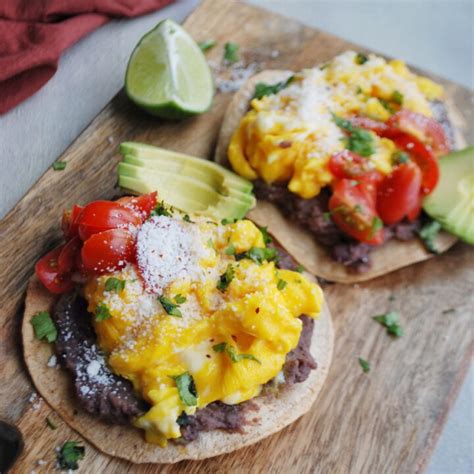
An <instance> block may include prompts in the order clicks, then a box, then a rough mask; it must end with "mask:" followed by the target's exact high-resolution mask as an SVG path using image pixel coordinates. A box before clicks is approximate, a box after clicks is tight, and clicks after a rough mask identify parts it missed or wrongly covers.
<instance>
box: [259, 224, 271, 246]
mask: <svg viewBox="0 0 474 474" xmlns="http://www.w3.org/2000/svg"><path fill="white" fill-rule="evenodd" d="M259 230H260V232H261V233H262V236H263V242H264V243H265V245H268V244H271V243H272V242H273V239H272V238H271V237H270V234H269V233H268V228H267V227H259Z"/></svg>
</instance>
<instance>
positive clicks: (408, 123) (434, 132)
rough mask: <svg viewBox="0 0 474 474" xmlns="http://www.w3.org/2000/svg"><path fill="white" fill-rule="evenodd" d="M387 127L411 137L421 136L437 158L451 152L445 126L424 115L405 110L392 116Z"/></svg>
mask: <svg viewBox="0 0 474 474" xmlns="http://www.w3.org/2000/svg"><path fill="white" fill-rule="evenodd" d="M387 125H388V127H394V128H397V129H399V130H401V131H403V132H405V133H409V134H410V135H416V134H417V133H418V134H420V135H421V136H422V137H423V139H422V140H423V142H424V143H425V144H426V146H428V147H429V148H430V149H431V151H432V152H433V154H434V155H435V156H437V157H438V156H442V155H446V154H447V153H448V152H449V141H448V137H447V136H446V133H445V131H444V128H443V126H442V125H441V124H440V123H438V122H437V121H436V120H434V119H432V118H429V117H426V116H425V115H423V114H419V113H417V112H412V111H411V110H407V109H403V110H400V111H399V112H397V113H395V114H394V115H392V116H391V117H390V118H389V119H388V121H387Z"/></svg>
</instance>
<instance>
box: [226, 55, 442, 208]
mask: <svg viewBox="0 0 474 474" xmlns="http://www.w3.org/2000/svg"><path fill="white" fill-rule="evenodd" d="M442 95H443V89H442V87H441V86H440V85H438V84H436V83H434V82H433V81H431V80H430V79H428V78H426V77H421V76H417V75H415V74H413V73H412V72H410V71H409V69H408V68H407V67H406V65H405V63H404V62H403V61H400V60H392V61H386V60H385V59H383V58H380V57H377V56H375V55H373V54H370V55H368V56H365V55H360V54H357V53H355V52H353V51H347V52H345V53H343V54H341V55H339V56H337V57H335V58H334V59H333V60H331V61H329V62H327V63H325V64H323V65H321V66H319V67H316V68H313V69H306V70H303V71H302V72H300V73H297V74H295V75H294V76H293V78H292V80H291V81H290V82H289V84H288V85H287V86H286V87H284V88H283V89H282V90H280V91H279V92H278V93H276V94H272V95H267V96H264V97H262V98H261V99H256V98H255V99H253V100H252V101H251V104H250V111H249V112H248V113H247V114H246V115H245V116H244V117H243V118H242V120H241V121H240V125H239V127H238V128H237V129H236V130H235V132H234V134H233V136H232V139H231V142H230V144H229V148H228V157H229V161H230V163H231V165H232V167H233V169H234V170H235V171H236V172H237V173H239V174H240V175H241V176H244V177H245V178H247V179H251V180H255V179H257V178H261V179H263V180H264V181H265V182H267V183H273V182H287V183H288V188H289V190H290V191H292V192H293V193H295V194H297V195H299V196H301V197H302V198H304V199H309V198H312V197H314V196H317V195H318V194H319V192H320V190H321V188H323V187H324V186H327V185H329V184H330V183H331V182H332V180H333V176H332V174H331V172H330V171H329V169H328V162H329V158H330V157H331V155H333V154H334V153H336V152H338V151H341V150H343V149H344V147H345V135H344V132H343V131H342V130H341V129H340V128H339V127H338V125H336V123H335V121H334V115H337V116H339V117H342V118H348V117H351V116H354V115H358V116H362V117H369V118H371V119H375V120H380V121H386V120H388V119H389V118H390V116H391V115H392V114H393V113H395V112H396V111H397V110H399V109H400V108H401V107H403V108H405V109H408V110H411V111H414V112H418V113H420V114H423V115H425V116H427V117H431V116H432V112H431V108H430V101H432V100H437V99H440V98H441V97H442ZM371 134H372V142H373V152H372V153H371V154H370V156H367V157H366V158H367V160H368V162H369V163H370V164H371V165H372V166H373V168H374V169H376V170H378V171H379V172H380V173H382V174H384V175H385V174H388V173H390V171H391V170H392V157H393V155H394V151H395V145H394V144H393V142H392V141H391V140H388V139H385V138H379V137H378V136H376V135H375V134H373V133H371Z"/></svg>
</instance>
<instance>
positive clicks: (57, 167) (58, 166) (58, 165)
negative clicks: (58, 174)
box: [53, 161, 67, 171]
mask: <svg viewBox="0 0 474 474" xmlns="http://www.w3.org/2000/svg"><path fill="white" fill-rule="evenodd" d="M66 165H67V163H66V162H65V161H55V162H54V163H53V170H54V171H63V170H64V169H65V168H66Z"/></svg>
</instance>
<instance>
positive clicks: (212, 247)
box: [206, 237, 216, 250]
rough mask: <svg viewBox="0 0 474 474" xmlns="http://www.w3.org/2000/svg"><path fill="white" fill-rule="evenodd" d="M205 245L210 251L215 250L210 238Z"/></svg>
mask: <svg viewBox="0 0 474 474" xmlns="http://www.w3.org/2000/svg"><path fill="white" fill-rule="evenodd" d="M206 245H207V246H208V247H209V248H210V249H214V250H216V248H215V247H214V242H213V241H212V239H211V238H210V237H209V239H208V240H207V242H206Z"/></svg>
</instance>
